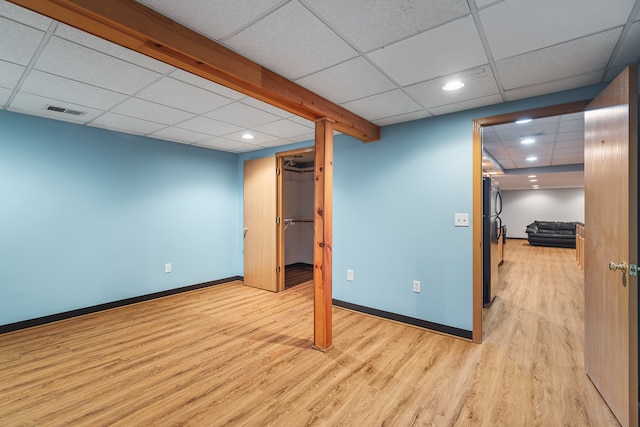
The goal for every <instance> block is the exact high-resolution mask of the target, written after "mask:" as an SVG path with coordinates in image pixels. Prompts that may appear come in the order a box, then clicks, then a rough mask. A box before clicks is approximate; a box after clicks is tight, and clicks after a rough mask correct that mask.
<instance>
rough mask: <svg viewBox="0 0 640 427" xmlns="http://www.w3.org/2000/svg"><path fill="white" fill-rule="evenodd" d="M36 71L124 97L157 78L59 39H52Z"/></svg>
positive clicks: (154, 73) (127, 64)
mask: <svg viewBox="0 0 640 427" xmlns="http://www.w3.org/2000/svg"><path fill="white" fill-rule="evenodd" d="M35 68H37V69H39V70H42V71H46V72H48V73H51V74H57V75H60V76H63V77H67V78H70V79H73V80H77V81H81V82H84V83H89V84H92V85H94V86H98V87H102V88H105V89H108V90H112V91H116V92H120V93H125V94H132V93H134V92H136V91H138V90H140V89H141V88H142V87H144V86H146V85H148V84H149V83H151V82H152V81H154V80H156V79H157V78H158V77H160V74H158V73H156V72H153V71H151V70H148V69H146V68H142V67H138V66H136V65H133V64H131V63H129V62H126V61H123V60H121V59H117V58H114V57H112V56H109V55H105V54H103V53H100V52H97V51H95V50H93V49H89V48H87V47H85V46H81V45H78V44H75V43H72V42H70V41H68V40H64V39H61V38H59V37H51V39H50V40H49V42H48V43H47V46H46V47H45V49H44V50H43V52H42V54H41V55H40V57H39V58H38V61H37V62H36V65H35ZM124 76H126V78H124Z"/></svg>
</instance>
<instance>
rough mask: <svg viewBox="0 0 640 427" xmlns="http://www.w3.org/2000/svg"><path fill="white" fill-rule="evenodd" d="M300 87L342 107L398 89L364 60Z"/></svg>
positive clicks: (315, 76)
mask: <svg viewBox="0 0 640 427" xmlns="http://www.w3.org/2000/svg"><path fill="white" fill-rule="evenodd" d="M296 83H298V84H299V85H301V86H303V87H305V88H307V89H309V90H311V91H312V92H315V93H317V94H318V95H321V96H324V97H325V98H328V99H331V100H332V101H333V102H336V103H339V104H341V103H344V102H347V101H353V100H355V99H359V98H364V97H367V96H371V95H375V94H376V93H381V92H387V91H389V90H391V89H394V88H395V84H394V83H393V82H392V81H391V80H389V79H388V78H387V77H386V76H385V75H384V74H382V73H381V72H380V71H378V69H377V68H376V67H374V66H373V65H371V63H369V61H367V60H366V59H364V58H363V57H361V56H359V57H357V58H355V59H351V60H349V61H347V62H343V63H342V64H338V65H336V66H334V67H331V68H327V69H326V70H322V71H319V72H317V73H315V74H312V75H310V76H307V77H304V78H302V79H300V80H298V81H296Z"/></svg>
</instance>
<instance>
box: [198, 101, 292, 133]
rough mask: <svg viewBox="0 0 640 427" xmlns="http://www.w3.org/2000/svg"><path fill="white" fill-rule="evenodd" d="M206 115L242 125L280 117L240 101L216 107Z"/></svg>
mask: <svg viewBox="0 0 640 427" xmlns="http://www.w3.org/2000/svg"><path fill="white" fill-rule="evenodd" d="M206 116H207V117H210V118H212V119H216V120H220V121H223V122H227V123H232V124H235V125H238V126H244V127H255V126H260V125H264V124H267V123H271V122H275V121H277V120H279V119H280V117H278V116H276V115H273V114H271V113H267V112H266V111H263V110H259V109H257V108H254V107H251V106H249V105H246V104H243V103H242V102H234V103H233V104H229V105H226V106H224V107H222V108H218V109H217V110H215V111H212V112H210V113H208V114H206Z"/></svg>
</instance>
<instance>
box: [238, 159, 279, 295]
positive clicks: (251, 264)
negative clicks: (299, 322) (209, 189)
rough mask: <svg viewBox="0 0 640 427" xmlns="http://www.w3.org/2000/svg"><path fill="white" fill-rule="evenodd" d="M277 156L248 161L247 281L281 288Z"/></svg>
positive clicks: (256, 284)
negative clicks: (277, 222) (277, 250)
mask: <svg viewBox="0 0 640 427" xmlns="http://www.w3.org/2000/svg"><path fill="white" fill-rule="evenodd" d="M276 182H277V179H276V158H275V157H265V158H262V159H255V160H247V161H246V162H245V163H244V229H245V233H244V284H245V285H248V286H253V287H255V288H260V289H265V290H268V291H273V292H276V291H277V290H278V281H277V278H278V274H277V271H276V267H277V254H276V248H277V246H276V245H277V241H276V238H277V224H276V214H277V211H276Z"/></svg>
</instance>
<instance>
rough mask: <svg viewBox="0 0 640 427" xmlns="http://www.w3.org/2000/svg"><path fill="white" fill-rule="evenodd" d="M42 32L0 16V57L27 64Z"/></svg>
mask: <svg viewBox="0 0 640 427" xmlns="http://www.w3.org/2000/svg"><path fill="white" fill-rule="evenodd" d="M44 34H45V33H44V32H43V31H40V30H36V29H34V28H31V27H28V26H26V25H22V24H18V23H17V22H14V21H10V20H8V19H6V18H2V17H0V52H1V53H0V58H2V59H3V60H5V61H8V62H13V63H15V64H19V65H28V64H29V61H31V58H32V57H33V55H34V54H35V52H36V50H37V49H38V46H39V45H40V42H41V41H42V39H43V37H44Z"/></svg>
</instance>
